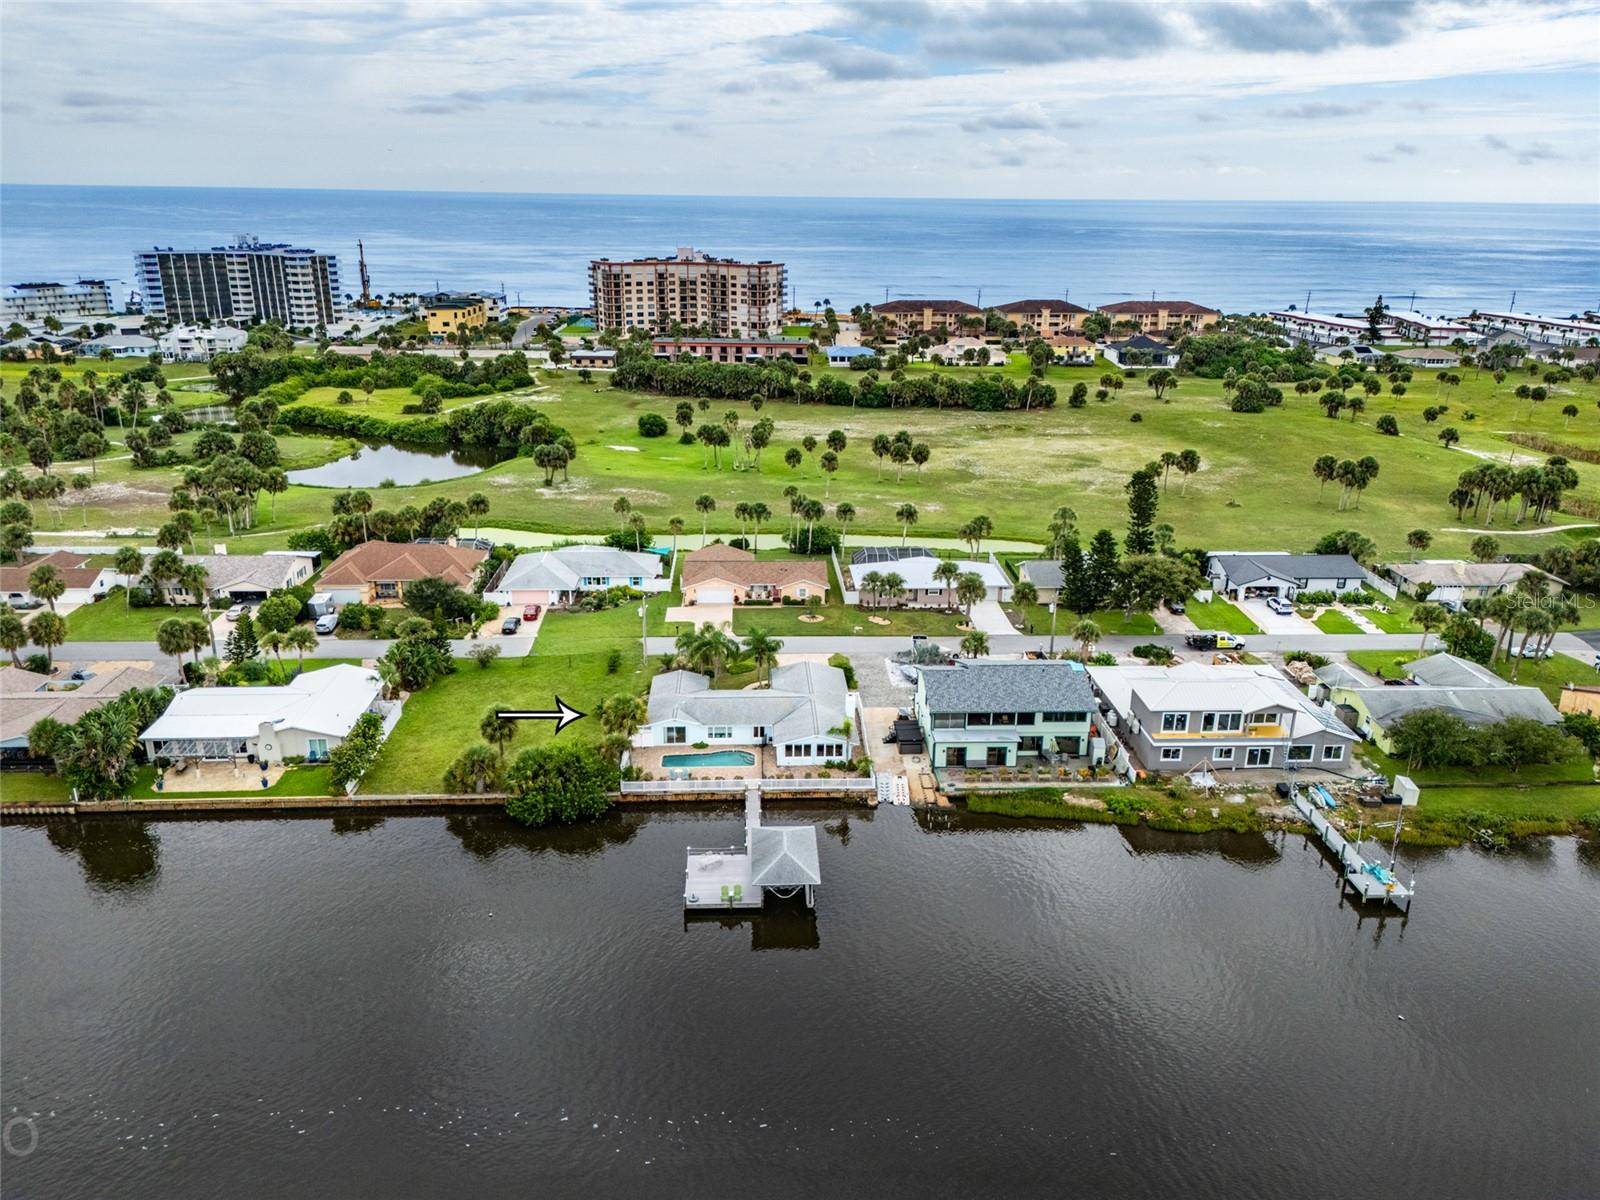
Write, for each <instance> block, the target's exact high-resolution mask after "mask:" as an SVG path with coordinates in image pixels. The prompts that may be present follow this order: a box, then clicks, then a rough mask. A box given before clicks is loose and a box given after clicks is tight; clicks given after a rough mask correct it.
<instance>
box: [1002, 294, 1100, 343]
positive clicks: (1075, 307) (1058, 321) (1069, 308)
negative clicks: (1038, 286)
mask: <svg viewBox="0 0 1600 1200" xmlns="http://www.w3.org/2000/svg"><path fill="white" fill-rule="evenodd" d="M995 311H996V312H998V313H1000V314H1002V315H1003V316H1005V317H1006V318H1007V319H1008V320H1012V321H1015V322H1016V323H1017V325H1018V326H1019V327H1020V328H1022V329H1031V330H1033V331H1034V332H1035V333H1036V334H1038V335H1039V336H1040V337H1043V338H1048V337H1050V336H1051V335H1052V334H1057V333H1076V332H1077V331H1078V330H1079V329H1081V328H1082V327H1083V319H1084V318H1085V317H1087V316H1088V315H1089V310H1088V309H1087V308H1084V307H1083V306H1082V305H1081V304H1072V303H1070V302H1069V301H1066V300H1013V301H1011V303H1009V304H1000V305H996V306H995Z"/></svg>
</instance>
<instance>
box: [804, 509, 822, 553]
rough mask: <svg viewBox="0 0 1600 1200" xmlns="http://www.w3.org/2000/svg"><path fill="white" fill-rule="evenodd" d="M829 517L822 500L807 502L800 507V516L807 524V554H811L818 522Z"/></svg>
mask: <svg viewBox="0 0 1600 1200" xmlns="http://www.w3.org/2000/svg"><path fill="white" fill-rule="evenodd" d="M827 515H828V509H827V507H826V506H825V505H824V504H823V503H822V501H821V500H807V501H806V502H805V503H804V504H802V505H801V506H800V516H801V517H802V518H803V519H804V520H805V523H806V553H808V554H809V553H810V552H811V541H812V538H813V537H814V536H815V534H816V531H817V522H818V521H820V520H822V518H823V517H825V516H827Z"/></svg>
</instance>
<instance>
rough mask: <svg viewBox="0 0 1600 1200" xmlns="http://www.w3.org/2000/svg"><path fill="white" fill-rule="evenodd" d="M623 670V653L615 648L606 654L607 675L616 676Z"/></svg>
mask: <svg viewBox="0 0 1600 1200" xmlns="http://www.w3.org/2000/svg"><path fill="white" fill-rule="evenodd" d="M620 670H622V651H621V650H619V649H617V647H615V646H613V647H611V649H610V650H609V651H608V652H607V654H606V674H607V675H615V674H616V673H617V672H618V671H620Z"/></svg>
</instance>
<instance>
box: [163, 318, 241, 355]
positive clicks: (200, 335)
mask: <svg viewBox="0 0 1600 1200" xmlns="http://www.w3.org/2000/svg"><path fill="white" fill-rule="evenodd" d="M248 340H249V335H248V334H246V333H245V331H244V330H242V329H233V328H231V327H230V326H227V325H213V326H211V327H210V328H204V327H202V326H199V325H178V326H175V327H174V328H172V329H169V330H167V332H166V333H164V334H162V335H161V336H160V337H159V338H157V339H156V344H157V345H158V346H159V347H160V350H161V357H162V358H164V359H166V360H167V361H168V362H210V361H211V360H212V359H213V358H215V357H216V356H217V355H219V354H235V353H237V352H238V351H240V350H243V349H244V348H245V343H246V342H247V341H248Z"/></svg>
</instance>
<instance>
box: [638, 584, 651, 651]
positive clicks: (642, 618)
mask: <svg viewBox="0 0 1600 1200" xmlns="http://www.w3.org/2000/svg"><path fill="white" fill-rule="evenodd" d="M649 661H650V601H649V600H641V601H639V664H640V665H641V666H643V665H645V664H647V663H649Z"/></svg>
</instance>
